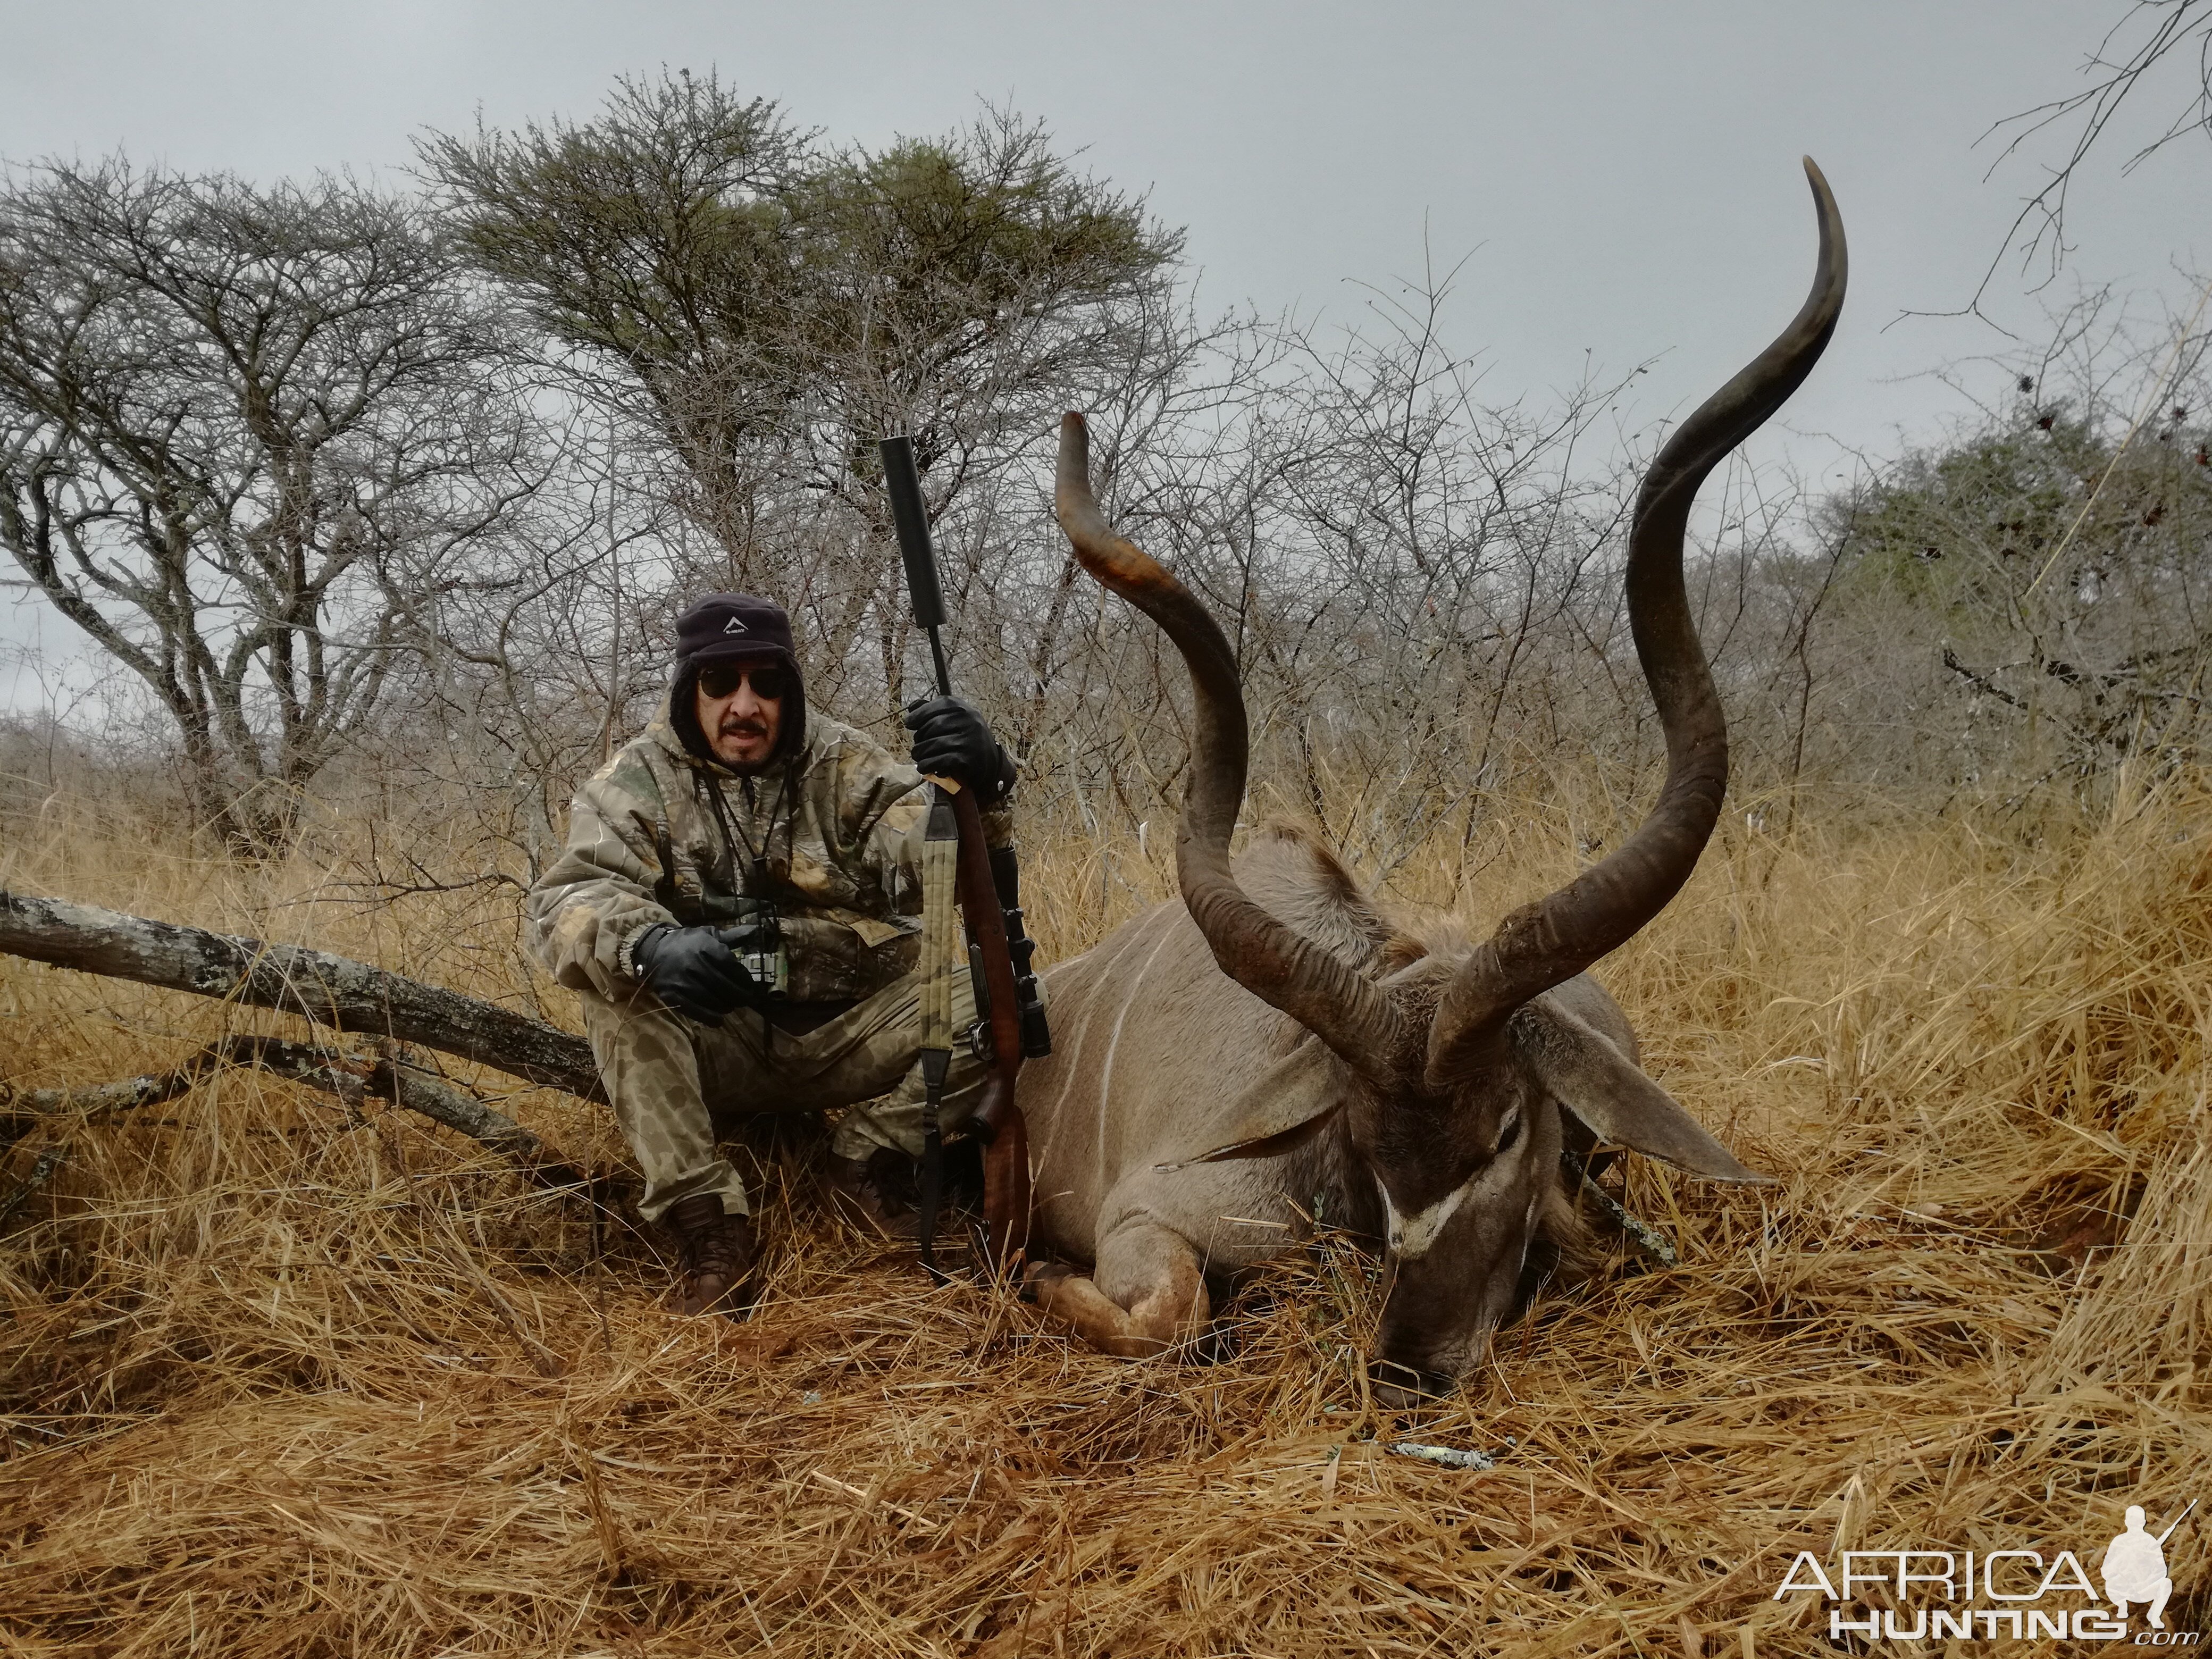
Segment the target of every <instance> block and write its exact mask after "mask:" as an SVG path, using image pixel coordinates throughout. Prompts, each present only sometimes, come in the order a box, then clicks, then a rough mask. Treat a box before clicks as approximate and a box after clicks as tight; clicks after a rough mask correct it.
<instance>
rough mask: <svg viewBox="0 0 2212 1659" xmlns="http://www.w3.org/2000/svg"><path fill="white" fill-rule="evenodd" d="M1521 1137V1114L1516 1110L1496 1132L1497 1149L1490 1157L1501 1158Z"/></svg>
mask: <svg viewBox="0 0 2212 1659" xmlns="http://www.w3.org/2000/svg"><path fill="white" fill-rule="evenodd" d="M1518 1139H1521V1114H1520V1113H1519V1112H1518V1111H1517V1110H1516V1112H1515V1113H1514V1114H1513V1115H1512V1116H1510V1117H1509V1118H1507V1119H1506V1120H1505V1127H1504V1128H1503V1129H1500V1130H1499V1131H1498V1150H1497V1151H1496V1152H1492V1154H1491V1156H1492V1158H1503V1157H1504V1155H1505V1153H1506V1152H1507V1151H1508V1150H1509V1149H1510V1147H1511V1146H1512V1145H1513V1143H1514V1142H1515V1141H1516V1140H1518Z"/></svg>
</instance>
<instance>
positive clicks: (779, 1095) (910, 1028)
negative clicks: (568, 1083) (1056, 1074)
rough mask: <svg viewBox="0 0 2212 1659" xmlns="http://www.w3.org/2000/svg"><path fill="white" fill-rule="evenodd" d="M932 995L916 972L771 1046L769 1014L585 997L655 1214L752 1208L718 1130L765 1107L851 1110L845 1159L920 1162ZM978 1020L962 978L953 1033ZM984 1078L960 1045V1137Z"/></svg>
mask: <svg viewBox="0 0 2212 1659" xmlns="http://www.w3.org/2000/svg"><path fill="white" fill-rule="evenodd" d="M920 987H921V980H920V977H919V976H918V975H914V974H908V975H906V977H904V978H903V979H900V980H897V981H894V982H893V983H891V984H890V985H888V986H886V987H884V988H883V989H882V990H880V991H878V992H877V993H876V994H875V995H873V996H872V997H870V998H868V999H867V1000H866V1001H863V1002H860V1003H858V1004H856V1005H855V1006H854V1007H852V1008H851V1009H849V1010H848V1011H847V1012H844V1013H842V1014H840V1015H839V1016H838V1017H837V1018H835V1019H833V1020H831V1021H830V1022H829V1024H826V1025H822V1026H818V1027H817V1028H816V1029H815V1030H811V1031H806V1032H804V1033H798V1034H794V1033H793V1032H789V1031H785V1030H771V1031H770V1032H769V1034H768V1036H769V1040H768V1041H765V1042H764V1041H763V1028H762V1022H761V1017H760V1014H759V1012H757V1010H753V1009H745V1008H741V1009H739V1010H738V1012H735V1013H733V1014H732V1015H731V1016H730V1017H729V1018H726V1020H724V1021H723V1022H722V1024H720V1026H719V1027H716V1026H708V1025H702V1024H698V1023H697V1022H696V1021H694V1020H690V1019H686V1018H684V1017H683V1016H682V1015H680V1014H676V1013H671V1012H669V1011H668V1010H667V1009H666V1008H665V1007H663V1006H661V1004H660V1001H659V999H658V998H656V997H655V996H654V995H653V994H652V993H651V992H650V991H644V990H640V991H637V992H635V993H634V994H632V995H630V996H629V997H628V998H627V999H625V1000H621V1001H613V1000H609V999H607V998H605V997H603V996H600V995H599V994H596V993H595V992H592V991H580V992H579V993H577V995H578V996H579V998H580V1000H582V1002H583V1005H584V1030H585V1033H586V1035H587V1036H589V1037H590V1038H591V1042H592V1057H593V1058H594V1059H595V1060H597V1061H598V1062H599V1078H600V1080H601V1081H602V1082H604V1083H605V1085H606V1088H607V1097H608V1099H610V1100H611V1101H612V1102H613V1103H614V1109H615V1121H617V1123H618V1124H620V1125H621V1126H622V1132H623V1139H626V1140H627V1141H629V1148H630V1151H631V1152H632V1153H633V1154H634V1155H635V1157H636V1158H637V1161H638V1164H639V1167H640V1168H641V1169H642V1170H644V1172H645V1196H644V1198H643V1200H641V1202H640V1203H639V1206H638V1208H639V1210H640V1212H641V1213H642V1214H643V1215H644V1217H645V1218H646V1219H647V1220H648V1221H654V1222H657V1221H659V1219H660V1218H661V1216H662V1214H663V1213H664V1212H665V1211H666V1210H667V1208H668V1206H670V1205H671V1204H675V1203H677V1202H678V1201H680V1200H684V1199H687V1198H691V1197H695V1196H696V1195H697V1194H701V1193H714V1194H719V1195H720V1198H721V1200H722V1208H723V1209H724V1210H725V1211H726V1212H728V1213H730V1214H732V1215H744V1214H747V1213H749V1206H748V1205H747V1204H746V1202H745V1190H744V1182H741V1181H740V1180H739V1179H738V1172H737V1170H735V1169H734V1168H733V1167H732V1165H731V1163H730V1161H729V1159H727V1158H725V1157H723V1156H722V1154H721V1153H720V1152H719V1151H718V1150H717V1149H716V1146H715V1141H716V1139H717V1131H718V1130H724V1129H729V1128H733V1127H735V1125H736V1123H737V1122H738V1121H739V1120H741V1119H744V1118H746V1117H750V1116H751V1115H754V1114H755V1113H758V1112H799V1111H811V1110H814V1109H819V1108H822V1107H830V1106H842V1107H846V1108H848V1110H847V1112H846V1113H845V1115H844V1117H843V1119H842V1121H840V1122H839V1123H838V1125H837V1130H836V1136H835V1138H834V1139H832V1140H831V1142H830V1150H831V1151H832V1152H836V1154H838V1155H839V1156H840V1157H842V1158H866V1157H867V1156H868V1154H869V1153H871V1152H874V1151H875V1150H876V1149H877V1148H878V1147H890V1148H891V1149H892V1150H894V1151H896V1152H905V1153H907V1154H908V1156H909V1157H912V1156H918V1155H919V1154H920V1153H921V1142H922V1127H921V1119H922V1083H921V1066H920V1065H919V1063H918V1062H917V1061H916V1060H915V1040H916V1038H917V1036H919V1035H920V1030H921V998H920ZM974 1020H975V991H974V987H972V986H971V985H970V984H969V979H968V975H966V974H964V973H963V974H958V975H955V976H954V981H953V993H952V1023H953V1029H954V1030H956V1031H958V1030H963V1029H964V1028H965V1027H967V1026H968V1025H969V1024H971V1023H972V1022H973V1021H974ZM982 1081H983V1068H982V1066H981V1065H980V1064H979V1063H978V1062H977V1060H976V1059H975V1054H973V1053H972V1052H971V1051H970V1050H969V1048H968V1046H967V1044H966V1043H964V1042H958V1041H956V1042H955V1043H954V1046H953V1050H952V1069H951V1073H950V1074H949V1075H948V1076H947V1077H946V1079H945V1101H944V1121H945V1125H946V1126H947V1127H948V1128H949V1127H951V1126H952V1125H954V1124H957V1122H959V1121H961V1120H962V1119H963V1118H965V1117H966V1116H967V1115H968V1114H969V1111H971V1110H972V1109H974V1106H975V1096H976V1093H977V1091H978V1090H979V1089H980V1088H981V1085H982Z"/></svg>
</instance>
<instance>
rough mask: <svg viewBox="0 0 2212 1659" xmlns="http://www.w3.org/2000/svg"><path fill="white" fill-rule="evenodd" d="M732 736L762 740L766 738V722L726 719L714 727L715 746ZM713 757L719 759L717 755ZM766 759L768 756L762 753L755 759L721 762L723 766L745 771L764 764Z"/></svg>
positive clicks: (755, 740)
mask: <svg viewBox="0 0 2212 1659" xmlns="http://www.w3.org/2000/svg"><path fill="white" fill-rule="evenodd" d="M730 738H750V739H751V740H752V741H754V742H756V743H759V742H764V741H766V740H767V738H768V722H767V721H765V720H724V721H723V722H722V723H721V724H720V726H716V727H715V728H714V740H715V746H716V747H717V748H720V746H721V745H722V744H724V743H726V742H727V741H728V740H729V739H730ZM715 758H716V759H717V760H720V759H721V757H720V756H719V755H717V756H716V757H715ZM768 761H769V757H768V756H766V755H763V756H762V757H760V758H759V759H757V760H744V761H723V762H722V764H723V765H725V766H732V767H738V768H741V769H744V770H746V771H751V770H755V769H758V768H760V767H762V766H764V765H766V764H767V763H768Z"/></svg>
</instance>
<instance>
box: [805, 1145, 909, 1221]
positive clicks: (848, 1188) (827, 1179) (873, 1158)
mask: <svg viewBox="0 0 2212 1659" xmlns="http://www.w3.org/2000/svg"><path fill="white" fill-rule="evenodd" d="M906 1166H907V1159H906V1158H904V1157H902V1155H901V1154H899V1153H897V1152H891V1151H890V1150H889V1149H888V1148H884V1147H878V1149H877V1150H876V1151H875V1152H872V1153H870V1154H869V1155H868V1156H867V1157H866V1158H840V1157H838V1156H837V1154H836V1153H835V1152H832V1153H830V1154H829V1167H828V1168H827V1169H826V1170H823V1181H822V1185H823V1191H824V1192H825V1193H826V1194H828V1196H829V1208H830V1210H831V1212H833V1213H835V1214H836V1215H839V1216H841V1217H842V1218H844V1219H846V1220H847V1221H849V1222H851V1223H852V1224H853V1225H854V1226H856V1227H858V1228H859V1229H860V1231H862V1232H864V1233H872V1234H874V1235H875V1236H876V1237H878V1238H887V1239H890V1240H893V1241H895V1242H897V1243H912V1242H913V1241H914V1240H915V1239H917V1238H919V1237H921V1218H920V1217H919V1216H917V1215H916V1214H915V1212H914V1207H913V1206H911V1205H909V1204H908V1202H907V1201H906V1200H905V1197H904V1195H903V1192H902V1189H903V1188H904V1187H905V1185H906V1180H905V1177H906Z"/></svg>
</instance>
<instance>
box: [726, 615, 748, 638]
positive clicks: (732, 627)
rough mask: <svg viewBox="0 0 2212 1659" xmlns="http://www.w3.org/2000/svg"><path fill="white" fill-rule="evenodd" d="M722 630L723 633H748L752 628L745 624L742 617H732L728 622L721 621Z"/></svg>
mask: <svg viewBox="0 0 2212 1659" xmlns="http://www.w3.org/2000/svg"><path fill="white" fill-rule="evenodd" d="M722 631H723V632H724V633H725V634H750V633H751V632H752V629H750V628H747V627H746V626H745V624H744V620H743V619H742V618H740V617H731V618H730V619H729V621H728V622H726V623H723V625H722Z"/></svg>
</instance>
